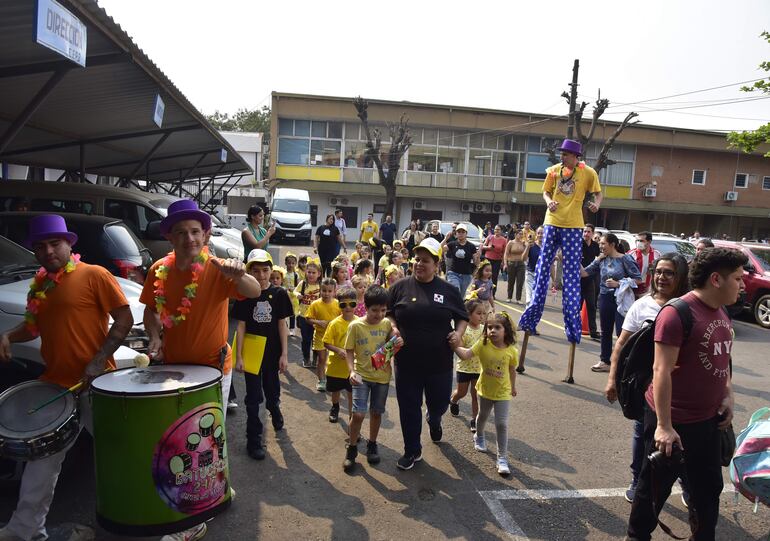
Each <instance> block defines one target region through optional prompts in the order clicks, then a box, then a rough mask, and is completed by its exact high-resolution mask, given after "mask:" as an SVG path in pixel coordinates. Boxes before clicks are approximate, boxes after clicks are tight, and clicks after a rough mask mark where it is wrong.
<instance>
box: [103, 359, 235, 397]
mask: <svg viewBox="0 0 770 541" xmlns="http://www.w3.org/2000/svg"><path fill="white" fill-rule="evenodd" d="M221 379H222V372H220V371H219V370H218V369H216V368H212V367H210V366H200V365H190V364H162V365H155V366H148V367H146V368H125V369H123V370H114V371H113V372H109V373H107V374H104V375H101V376H99V377H98V378H96V379H95V380H93V381H92V382H91V388H92V389H93V391H94V392H95V393H101V394H117V395H137V396H148V395H164V394H175V393H176V392H177V391H179V390H180V389H184V390H185V391H191V390H194V389H201V388H204V387H208V386H211V385H214V384H218V383H219V380H221Z"/></svg>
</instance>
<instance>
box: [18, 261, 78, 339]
mask: <svg viewBox="0 0 770 541" xmlns="http://www.w3.org/2000/svg"><path fill="white" fill-rule="evenodd" d="M78 263H80V254H70V259H69V261H67V264H66V265H64V266H63V267H62V268H60V269H59V270H58V271H56V272H48V271H47V270H45V268H44V267H40V270H38V271H37V272H36V273H35V277H34V278H33V279H32V283H31V284H30V285H29V292H28V293H27V309H26V310H25V311H24V324H25V325H26V327H27V330H28V331H29V332H30V334H32V336H34V337H35V338H37V337H38V336H40V329H39V328H38V326H37V314H38V312H39V311H40V305H42V304H43V301H44V300H46V299H47V298H48V297H47V295H46V293H47V292H48V291H50V290H52V289H53V288H54V287H56V285H57V284H58V283H59V282H61V279H62V277H63V276H64V275H65V274H69V273H71V272H72V271H74V270H75V267H76V266H77V264H78Z"/></svg>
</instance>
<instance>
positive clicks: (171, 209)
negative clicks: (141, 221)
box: [160, 199, 211, 235]
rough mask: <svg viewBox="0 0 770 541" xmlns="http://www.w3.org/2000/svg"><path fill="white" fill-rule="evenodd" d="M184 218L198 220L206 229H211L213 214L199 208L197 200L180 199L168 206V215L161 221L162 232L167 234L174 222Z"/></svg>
mask: <svg viewBox="0 0 770 541" xmlns="http://www.w3.org/2000/svg"><path fill="white" fill-rule="evenodd" d="M182 220H198V221H199V222H200V223H201V225H202V226H203V230H204V231H208V230H209V229H211V216H209V215H208V214H206V213H205V212H203V211H202V210H201V209H199V208H198V204H197V203H196V202H195V201H192V200H191V199H180V200H179V201H174V202H173V203H171V204H170V205H169V206H168V215H166V217H165V218H163V220H161V222H160V232H161V233H162V234H163V235H167V234H168V233H169V232H170V231H171V228H172V227H174V224H175V223H177V222H181V221H182Z"/></svg>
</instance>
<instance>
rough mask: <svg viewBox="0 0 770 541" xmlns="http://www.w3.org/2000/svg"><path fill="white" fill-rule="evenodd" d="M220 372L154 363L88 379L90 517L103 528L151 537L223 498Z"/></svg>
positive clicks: (226, 494)
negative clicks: (92, 498) (90, 408)
mask: <svg viewBox="0 0 770 541" xmlns="http://www.w3.org/2000/svg"><path fill="white" fill-rule="evenodd" d="M221 379H222V373H221V372H220V371H219V370H217V369H216V368H212V367H209V366H193V365H180V364H173V365H159V366H148V367H146V368H127V369H124V370H116V371H114V372H110V373H108V374H104V375H102V376H99V377H98V378H96V379H94V381H93V382H92V384H91V400H92V405H93V416H94V432H93V435H94V454H95V463H96V517H97V520H98V521H99V524H100V525H101V526H102V527H103V528H104V529H105V530H108V531H109V532H112V533H115V534H118V535H129V536H158V535H165V534H168V533H174V532H178V531H182V530H185V529H187V528H191V527H192V526H195V525H196V524H200V523H201V522H204V521H206V520H208V519H210V518H211V517H213V516H215V515H217V514H219V513H221V512H222V511H224V510H225V509H226V508H227V507H228V506H229V505H230V484H229V480H228V467H227V443H226V439H225V424H224V422H223V419H224V415H223V411H222V388H221V386H220V381H221Z"/></svg>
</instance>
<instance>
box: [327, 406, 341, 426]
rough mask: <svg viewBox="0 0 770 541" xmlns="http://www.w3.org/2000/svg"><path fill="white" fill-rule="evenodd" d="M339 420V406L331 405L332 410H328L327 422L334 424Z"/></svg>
mask: <svg viewBox="0 0 770 541" xmlns="http://www.w3.org/2000/svg"><path fill="white" fill-rule="evenodd" d="M339 420H340V405H339V404H332V409H330V410H329V422H330V423H336V422H337V421H339Z"/></svg>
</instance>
